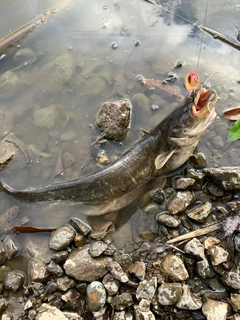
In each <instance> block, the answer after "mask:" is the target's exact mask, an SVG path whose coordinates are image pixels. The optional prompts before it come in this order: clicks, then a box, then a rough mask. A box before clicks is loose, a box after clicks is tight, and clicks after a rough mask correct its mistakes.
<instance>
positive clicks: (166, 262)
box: [161, 254, 188, 281]
mask: <svg viewBox="0 0 240 320" xmlns="http://www.w3.org/2000/svg"><path fill="white" fill-rule="evenodd" d="M161 270H162V272H163V273H164V275H166V276H167V277H169V278H171V279H173V280H175V281H183V280H186V279H187V278H188V272H187V270H186V268H185V265H184V263H183V261H182V259H181V258H180V257H179V256H177V255H173V254H167V255H166V256H165V257H164V259H163V261H162V263H161Z"/></svg>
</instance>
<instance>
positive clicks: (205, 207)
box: [187, 202, 212, 222]
mask: <svg viewBox="0 0 240 320" xmlns="http://www.w3.org/2000/svg"><path fill="white" fill-rule="evenodd" d="M211 211H212V204H211V203H210V202H206V203H203V204H201V205H200V206H197V207H196V208H194V209H192V210H190V211H189V212H188V214H187V215H188V217H189V218H191V219H193V220H196V221H197V222H202V221H204V219H206V218H207V217H208V216H209V214H210V213H211Z"/></svg>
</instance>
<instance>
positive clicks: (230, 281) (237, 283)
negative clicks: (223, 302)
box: [222, 271, 240, 290]
mask: <svg viewBox="0 0 240 320" xmlns="http://www.w3.org/2000/svg"><path fill="white" fill-rule="evenodd" d="M222 280H223V282H224V283H225V285H227V286H229V287H231V288H233V289H237V290H239V289H240V275H239V273H237V272H233V271H229V272H225V273H224V275H223V277H222Z"/></svg>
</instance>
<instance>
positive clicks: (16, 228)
mask: <svg viewBox="0 0 240 320" xmlns="http://www.w3.org/2000/svg"><path fill="white" fill-rule="evenodd" d="M56 229H57V228H36V227H32V226H14V227H12V228H10V229H8V231H12V232H13V233H36V232H52V231H55V230H56Z"/></svg>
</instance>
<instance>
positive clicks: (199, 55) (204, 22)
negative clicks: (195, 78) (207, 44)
mask: <svg viewBox="0 0 240 320" xmlns="http://www.w3.org/2000/svg"><path fill="white" fill-rule="evenodd" d="M207 10H208V0H207V3H206V9H205V16H204V21H203V25H204V26H205V25H206V19H207ZM203 35H204V31H203V30H202V36H201V42H200V49H199V53H198V62H197V71H196V73H198V67H199V62H200V57H201V53H202V43H203Z"/></svg>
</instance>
